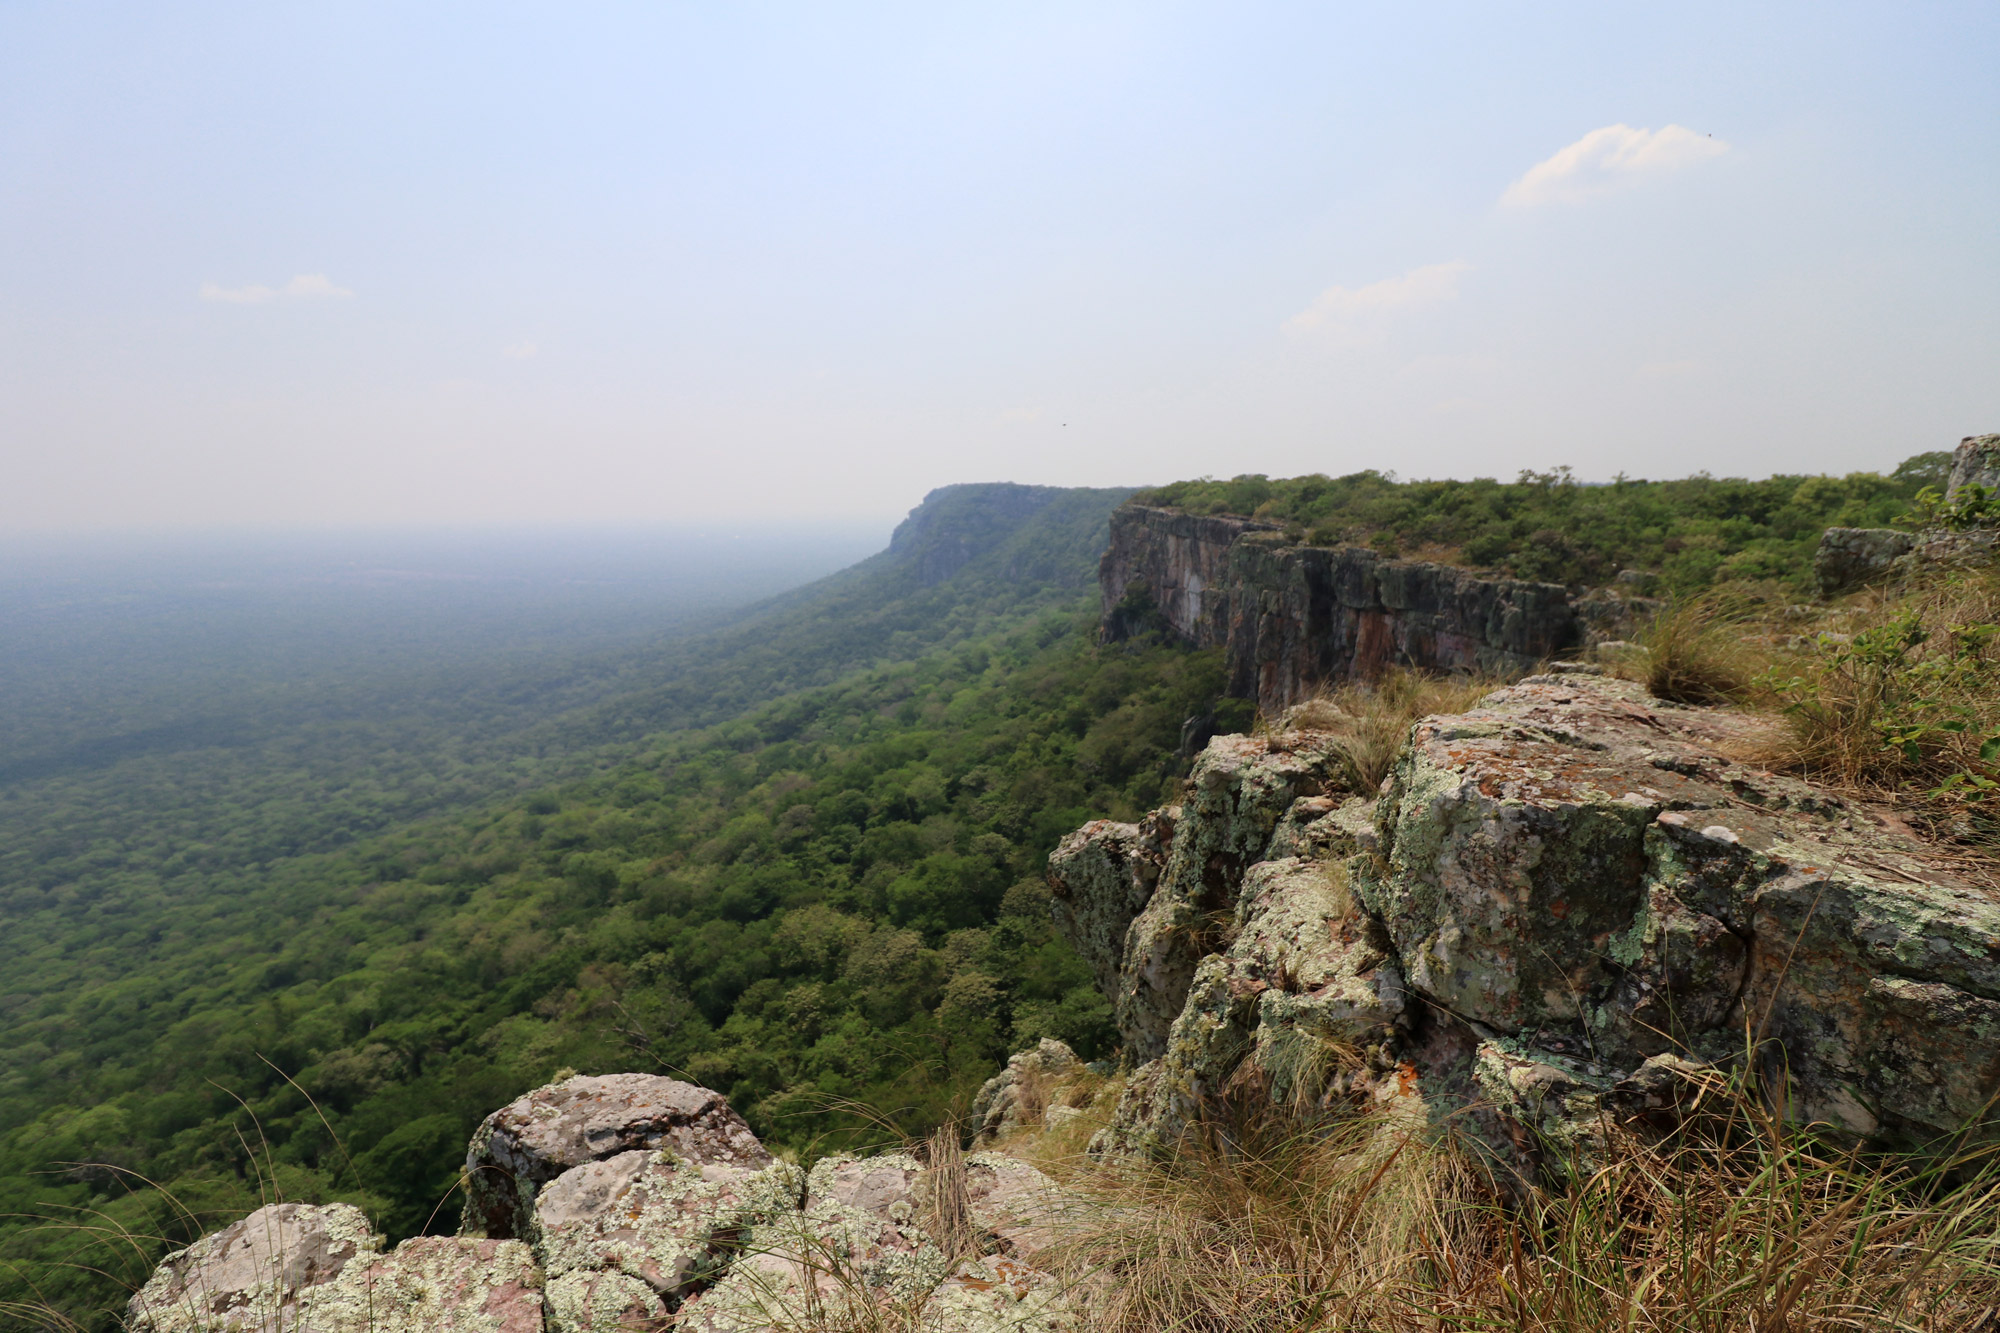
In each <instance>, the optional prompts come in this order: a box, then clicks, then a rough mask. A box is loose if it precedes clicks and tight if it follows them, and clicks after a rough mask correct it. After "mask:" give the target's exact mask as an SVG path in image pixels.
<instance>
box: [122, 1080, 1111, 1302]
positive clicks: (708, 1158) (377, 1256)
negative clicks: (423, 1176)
mask: <svg viewBox="0 0 2000 1333" xmlns="http://www.w3.org/2000/svg"><path fill="white" fill-rule="evenodd" d="M1049 1045H1050V1046H1052V1047H1055V1048H1057V1049H1056V1050H1054V1051H1050V1052H1047V1053H1046V1054H1047V1056H1048V1059H1049V1060H1050V1061H1053V1062H1055V1063H1057V1064H1062V1063H1063V1061H1062V1060H1061V1057H1062V1056H1068V1063H1067V1065H1065V1068H1067V1067H1068V1065H1074V1064H1075V1057H1074V1056H1073V1055H1069V1053H1068V1050H1067V1048H1065V1047H1061V1045H1060V1043H1049ZM1025 1067H1026V1066H1025V1065H1023V1068H1024V1069H1025ZM467 1163H468V1172H469V1174H470V1176H471V1177H472V1178H477V1176H478V1175H479V1174H480V1173H481V1172H484V1173H486V1174H488V1175H490V1176H491V1177H492V1178H493V1179H495V1180H503V1181H507V1182H511V1188H509V1189H504V1190H503V1189H496V1188H489V1189H488V1190H487V1192H486V1193H485V1194H484V1195H481V1196H478V1198H480V1199H482V1200H483V1205H484V1206H483V1208H482V1210H481V1212H480V1213H479V1215H478V1217H477V1218H473V1217H468V1224H467V1225H468V1229H471V1228H473V1227H475V1226H479V1227H483V1226H487V1225H491V1226H494V1227H500V1226H505V1227H509V1228H513V1229H514V1231H515V1236H509V1237H506V1238H500V1237H492V1236H478V1235H468V1236H419V1237H416V1238H413V1239H411V1240H406V1241H404V1242H403V1243H402V1244H401V1245H399V1246H397V1247H396V1248H395V1249H394V1250H392V1251H390V1252H388V1253H386V1254H385V1253H383V1252H382V1238H381V1237H380V1236H378V1235H376V1234H375V1233H374V1232H373V1231H372V1230H371V1229H370V1228H369V1226H368V1223H367V1220H366V1219H365V1217H363V1215H362V1214H361V1212H360V1210H358V1209H356V1208H353V1207H350V1206H348V1205H346V1204H330V1205H325V1206H311V1205H303V1204H277V1205H273V1206H271V1207H267V1208H263V1209H260V1210H258V1211H257V1212H255V1213H253V1214H251V1215H250V1216H249V1217H247V1218H244V1219H243V1220H242V1221H240V1222H237V1223H235V1224H233V1225H231V1226H229V1227H226V1228H224V1229H223V1230H221V1231H219V1232H216V1233H215V1234H213V1235H210V1236H206V1237H204V1238H202V1239H201V1240H200V1241H198V1242H196V1243H195V1244H194V1245H192V1246H189V1247H188V1248H187V1249H186V1250H183V1251H181V1252H179V1253H177V1254H173V1255H170V1256H168V1257H167V1259H166V1260H165V1261H164V1262H162V1263H161V1264H160V1266H159V1268H158V1270H157V1271H156V1272H155V1273H154V1274H153V1276H152V1278H151V1279H150V1280H149V1281H148V1282H147V1283H146V1285H145V1286H144V1287H143V1288H142V1289H141V1290H140V1291H139V1293H138V1294H137V1295H135V1296H134V1297H133V1299H132V1303H131V1308H130V1312H129V1319H128V1326H129V1327H130V1328H132V1329H133V1330H135V1333H238V1331H239V1330H240V1333H281V1331H282V1330H290V1329H301V1330H313V1331H314V1333H419V1331H420V1330H438V1331H442V1333H460V1331H463V1333H541V1331H542V1330H545V1329H546V1330H548V1331H549V1333H610V1331H611V1330H619V1331H621V1333H623V1331H626V1330H632V1329H665V1328H681V1329H694V1330H703V1331H704V1333H778V1330H781V1329H786V1330H789V1329H800V1328H820V1327H829V1326H835V1327H876V1326H887V1325H888V1324H893V1325H894V1326H895V1327H903V1328H910V1329H936V1330H938V1331H939V1333H1003V1331H1007V1330H1022V1331H1023V1333H1060V1331H1061V1330H1069V1329H1073V1328H1075V1327H1076V1323H1077V1321H1076V1320H1075V1318H1074V1315H1073V1312H1072V1310H1071V1308H1070V1306H1069V1304H1068V1301H1067V1298H1066V1296H1065V1294H1064V1292H1063V1291H1062V1290H1060V1288H1059V1287H1058V1284H1057V1283H1056V1281H1055V1279H1054V1278H1053V1277H1052V1276H1051V1275H1050V1274H1049V1273H1047V1272H1045V1271H1043V1269H1042V1268H1040V1267H1038V1266H1037V1256H1038V1255H1039V1254H1040V1253H1041V1252H1042V1251H1044V1250H1046V1249H1048V1247H1049V1245H1050V1243H1051V1241H1052V1239H1053V1236H1054V1231H1053V1226H1054V1223H1055V1219H1056V1217H1057V1215H1058V1211H1059V1209H1060V1207H1061V1206H1062V1200H1061V1198H1060V1197H1059V1195H1058V1194H1057V1192H1056V1189H1055V1186H1054V1185H1053V1183H1052V1182H1051V1181H1049V1180H1048V1178H1047V1177H1045V1176H1043V1175H1042V1174H1041V1173H1040V1172H1038V1171H1036V1170H1034V1169H1033V1168H1032V1167H1029V1166H1027V1165H1025V1164H1023V1163H1020V1162H1017V1161H1014V1160H1012V1159H1011V1158H1006V1157H997V1156H985V1155H982V1156H974V1157H971V1158H963V1157H960V1156H959V1155H958V1154H957V1152H956V1151H955V1149H954V1148H951V1147H950V1146H949V1145H947V1146H946V1147H944V1148H940V1149H939V1160H937V1161H935V1162H923V1161H919V1160H918V1159H916V1158H914V1157H911V1156H909V1155H907V1154H900V1153H892V1154H888V1155H885V1156H881V1157H873V1158H855V1157H834V1158H829V1159H826V1160H823V1161H821V1162H820V1163H818V1164H817V1165H816V1166H815V1167H814V1168H813V1170H812V1172H811V1174H810V1176H808V1175H807V1173H806V1172H804V1171H801V1170H800V1169H799V1168H798V1167H796V1166H794V1165H792V1164H791V1163H789V1162H784V1161H780V1160H778V1159H776V1158H774V1157H772V1156H771V1154H770V1153H769V1152H767V1151H766V1150H765V1149H764V1146H763V1145H762V1144H761V1143H759V1142H758V1141H757V1139H756V1137H755V1136H754V1135H752V1134H751V1133H750V1131H749V1129H748V1128H747V1127H746V1126H744V1125H743V1122H742V1120H741V1119H740V1118H738V1117H737V1116H736V1114H735V1112H734V1111H732V1110H731V1109H730V1107H729V1104H728V1103H727V1102H726V1101H725V1100H724V1099H723V1098H722V1096H721V1095H720V1094H718V1093H716V1092H713V1091H711V1090H709V1089H707V1088H701V1087H696V1086H694V1085H692V1084H687V1083H681V1082H678V1081H677V1080H674V1079H668V1078H659V1077H655V1076H651V1075H642V1074H615V1075H609V1076H605V1077H580V1078H571V1079H567V1080H565V1081H563V1082H561V1083H555V1084H551V1085H549V1086H547V1087H544V1088H538V1089H536V1090H535V1091H533V1092H531V1093H529V1094H528V1095H526V1096H525V1097H522V1098H520V1099H519V1100H518V1101H515V1102H514V1103H512V1104H511V1105H509V1106H507V1107H506V1108H504V1109H503V1110H501V1111H498V1112H496V1113H494V1114H493V1115H492V1116H489V1117H488V1118H487V1119H486V1121H485V1122H484V1123H483V1124H482V1125H481V1126H480V1128H479V1131H478V1134H477V1135H476V1136H475V1137H474V1139H473V1142H472V1147H471V1150H470V1152H469V1153H468V1156H467ZM516 1236H517V1237H518V1238H516Z"/></svg>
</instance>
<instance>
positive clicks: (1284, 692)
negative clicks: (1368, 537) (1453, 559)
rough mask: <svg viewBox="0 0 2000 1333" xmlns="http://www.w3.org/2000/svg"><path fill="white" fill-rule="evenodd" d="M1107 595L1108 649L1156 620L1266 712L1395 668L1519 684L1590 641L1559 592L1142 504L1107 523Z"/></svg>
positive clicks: (1102, 573) (1101, 578) (1102, 582)
mask: <svg viewBox="0 0 2000 1333" xmlns="http://www.w3.org/2000/svg"><path fill="white" fill-rule="evenodd" d="M1098 583H1099V586H1100V589H1101V591H1102V598H1103V615H1104V619H1103V631H1104V634H1105V635H1106V637H1107V638H1111V639H1117V638H1121V637H1124V636H1126V635H1128V634H1130V633H1133V632H1135V631H1136V630H1137V629H1139V628H1140V627H1142V626H1143V625H1144V624H1146V623H1148V622H1149V619H1153V618H1156V619H1157V621H1158V623H1160V624H1161V625H1163V626H1164V627H1165V628H1166V629H1167V630H1169V631H1170V632H1172V633H1173V634H1174V635H1176V636H1178V637H1179V638H1181V639H1182V640H1184V641H1186V642H1188V643H1191V644H1193V645H1195V646H1197V647H1215V646H1221V647H1224V648H1225V649H1226V650H1227V657H1228V663H1229V688H1230V692H1231V693H1233V694H1235V695H1237V696H1239V697H1242V698H1248V699H1255V700H1257V702H1258V704H1259V705H1260V706H1261V707H1263V708H1265V709H1267V710H1276V709H1278V708H1282V707H1284V706H1286V705H1288V704H1291V703H1295V702H1297V701H1298V700H1300V699H1302V698H1304V697H1305V696H1307V695H1308V694H1310V693H1311V692H1312V691H1313V690H1314V689H1315V688H1317V687H1319V686H1321V685H1324V684H1327V683H1330V682H1337V681H1340V680H1345V679H1348V678H1350V677H1357V676H1358V677H1363V678H1366V677H1372V676H1375V675H1378V674H1380V673H1381V672H1382V671H1383V670H1385V669H1386V668H1388V667H1391V666H1410V667H1420V668H1424V669H1427V670H1437V671H1478V672H1484V673H1488V674H1493V675H1518V674H1520V673H1522V672H1524V671H1527V670H1530V669H1532V668H1533V667H1534V666H1535V665H1536V664H1537V663H1539V662H1541V661H1544V660H1546V659H1548V658H1550V657H1554V656H1557V655H1559V654H1560V653H1562V652H1563V651H1564V650H1566V649H1568V648H1571V647H1573V646H1576V645H1579V644H1580V643H1582V642H1583V639H1584V636H1585V633H1586V627H1585V625H1584V623H1583V622H1582V621H1581V620H1580V619H1579V618H1578V616H1577V615H1576V613H1575V611H1574V610H1573V609H1572V608H1571V606H1570V601H1569V593H1568V590H1567V589H1565V588H1563V587H1561V586H1559V585H1557V584H1548V583H1529V582H1525V581H1522V580H1518V579H1504V578H1490V577H1485V576H1482V575H1479V574H1476V573H1473V572H1472V571H1469V570H1464V569H1456V568H1453V567H1451V566H1449V565H1439V564H1433V563H1430V562H1428V561H1419V560H1392V559H1389V558H1387V557H1384V556H1381V555H1379V554H1377V553H1376V552H1374V551H1371V550H1367V549H1365V548H1362V547H1356V546H1342V547H1320V546H1307V545H1301V544H1299V543H1296V542H1293V541H1290V540H1289V539H1287V538H1286V537H1285V535H1284V534H1283V533H1282V532H1280V531H1278V530H1276V529H1275V528H1273V527H1272V526H1271V525H1269V524H1264V523H1258V522H1255V521H1253V520H1250V519H1242V518H1230V517H1202V516H1197V515H1192V514H1182V513H1179V512H1176V511H1173V510H1166V509H1156V508H1151V507H1148V506H1144V505H1126V506H1124V507H1122V508H1121V509H1119V510H1118V511H1117V512H1116V513H1115V514H1113V515H1112V518H1111V541H1110V545H1109V546H1108V547H1107V548H1106V550H1105V553H1104V557H1103V560H1102V561H1101V562H1100V564H1099V566H1098Z"/></svg>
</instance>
